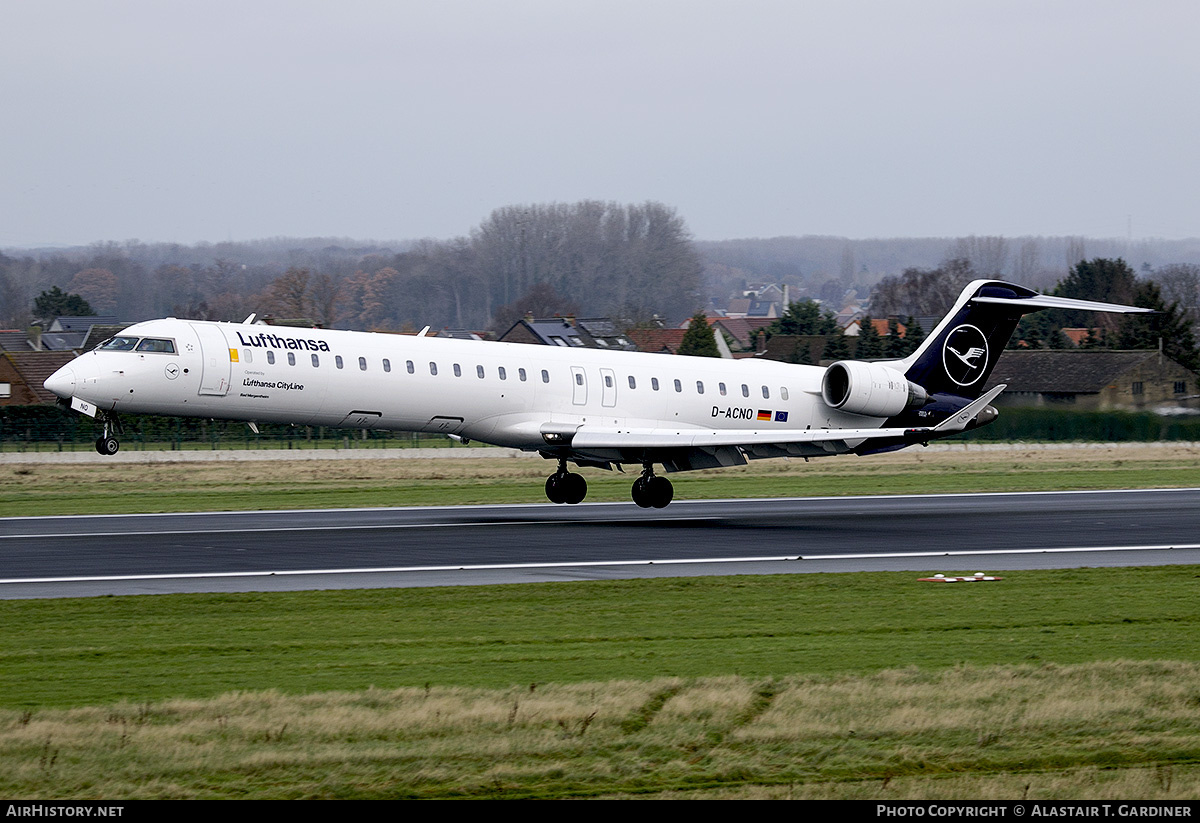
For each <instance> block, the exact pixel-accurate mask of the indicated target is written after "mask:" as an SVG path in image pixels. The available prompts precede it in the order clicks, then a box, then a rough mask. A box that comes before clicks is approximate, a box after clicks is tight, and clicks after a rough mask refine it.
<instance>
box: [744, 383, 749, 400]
mask: <svg viewBox="0 0 1200 823" xmlns="http://www.w3.org/2000/svg"><path fill="white" fill-rule="evenodd" d="M749 396H750V387H749V386H747V385H746V384H745V383H743V384H742V397H749Z"/></svg>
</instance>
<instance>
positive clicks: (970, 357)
mask: <svg viewBox="0 0 1200 823" xmlns="http://www.w3.org/2000/svg"><path fill="white" fill-rule="evenodd" d="M942 365H943V367H944V368H945V369H946V375H947V376H948V377H949V378H950V379H951V380H953V381H954V382H955V383H957V384H958V385H960V386H973V385H975V384H976V383H978V382H979V380H980V378H982V377H983V374H984V372H986V371H987V365H988V341H987V337H985V336H984V334H983V332H981V331H980V330H979V329H977V328H975V327H974V326H971V325H967V324H963V325H961V326H959V327H958V328H956V329H954V331H952V332H950V334H948V335H946V342H945V344H944V345H943V347H942Z"/></svg>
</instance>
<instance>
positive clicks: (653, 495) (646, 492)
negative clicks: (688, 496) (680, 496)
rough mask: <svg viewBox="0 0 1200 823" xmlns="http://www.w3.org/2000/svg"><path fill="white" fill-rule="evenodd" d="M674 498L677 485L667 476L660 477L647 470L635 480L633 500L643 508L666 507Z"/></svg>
mask: <svg viewBox="0 0 1200 823" xmlns="http://www.w3.org/2000/svg"><path fill="white" fill-rule="evenodd" d="M674 498H675V487H674V486H672V485H671V481H670V480H668V479H667V478H665V477H659V476H658V475H655V474H650V473H649V471H647V472H646V473H645V474H643V475H642V476H641V477H639V478H638V479H637V480H635V481H633V502H634V503H637V504H638V505H639V506H641V507H642V508H643V509H649V508H651V507H653V508H656V509H663V508H666V507H667V506H668V505H669V504H670V502H671V501H672V500H673V499H674Z"/></svg>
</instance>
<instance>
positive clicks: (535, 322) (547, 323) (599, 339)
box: [499, 316, 636, 351]
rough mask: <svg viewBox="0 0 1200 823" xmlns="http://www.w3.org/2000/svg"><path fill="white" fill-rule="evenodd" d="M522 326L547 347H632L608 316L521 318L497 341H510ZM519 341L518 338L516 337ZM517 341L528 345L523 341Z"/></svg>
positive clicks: (627, 349) (618, 348) (631, 348)
mask: <svg viewBox="0 0 1200 823" xmlns="http://www.w3.org/2000/svg"><path fill="white" fill-rule="evenodd" d="M518 327H524V328H525V329H526V330H527V331H528V332H529V333H530V334H532V335H533V336H534V337H536V338H537V339H538V341H539V342H541V343H543V344H545V345H548V346H567V347H571V346H578V347H581V348H588V349H616V350H618V351H634V350H635V348H636V347H635V346H634V344H633V343H632V342H630V340H629V338H628V337H627V336H626V335H624V334H622V333H621V331H620V329H618V328H617V325H616V324H615V323H613V321H612V320H610V319H608V318H607V317H580V318H575V317H528V316H527V317H524V318H522V319H521V320H518V321H517V322H516V323H514V324H513V325H512V327H510V328H509V330H508V331H506V332H505V333H504V334H502V335H500V337H499V339H500V340H509V339H511V338H512V337H513V331H514V330H515V329H517V328H518ZM517 339H518V340H519V336H518V337H517ZM520 342H531V341H529V340H523V341H520Z"/></svg>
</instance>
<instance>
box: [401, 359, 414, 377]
mask: <svg viewBox="0 0 1200 823" xmlns="http://www.w3.org/2000/svg"><path fill="white" fill-rule="evenodd" d="M404 368H406V369H408V373H409V374H416V371H417V367H416V366H415V365H413V361H411V360H408V361H406V362H405V364H404Z"/></svg>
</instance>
